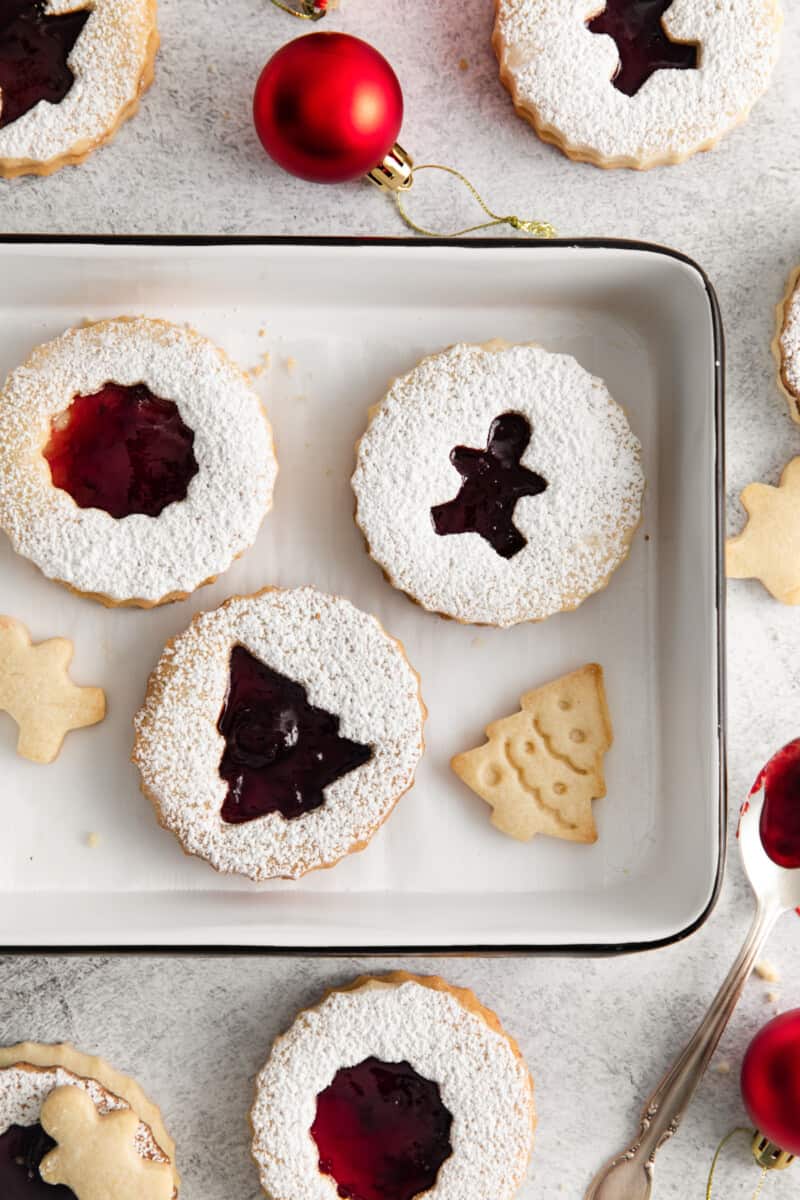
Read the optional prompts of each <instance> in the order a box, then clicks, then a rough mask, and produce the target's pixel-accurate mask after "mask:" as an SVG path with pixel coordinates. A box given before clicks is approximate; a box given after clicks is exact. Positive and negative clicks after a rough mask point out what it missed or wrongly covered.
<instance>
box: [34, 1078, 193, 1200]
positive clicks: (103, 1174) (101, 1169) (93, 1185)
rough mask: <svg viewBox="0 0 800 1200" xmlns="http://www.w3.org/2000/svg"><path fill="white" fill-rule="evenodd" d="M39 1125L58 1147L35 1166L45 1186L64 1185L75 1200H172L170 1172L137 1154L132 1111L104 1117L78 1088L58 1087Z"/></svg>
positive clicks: (136, 1123)
mask: <svg viewBox="0 0 800 1200" xmlns="http://www.w3.org/2000/svg"><path fill="white" fill-rule="evenodd" d="M40 1122H41V1125H42V1128H43V1129H44V1131H45V1133H47V1134H48V1135H49V1136H50V1137H51V1138H53V1140H54V1141H55V1142H57V1143H58V1144H57V1146H56V1148H55V1149H54V1150H51V1151H50V1153H49V1154H47V1155H46V1156H45V1157H44V1158H43V1159H42V1162H41V1164H40V1166H39V1174H40V1175H41V1177H42V1179H44V1180H45V1182H46V1183H51V1184H58V1183H60V1184H64V1185H66V1187H68V1188H70V1190H71V1191H72V1192H74V1194H75V1196H76V1197H77V1200H109V1197H112V1196H113V1198H114V1200H170V1197H171V1196H172V1193H173V1178H172V1170H171V1167H170V1165H169V1163H166V1162H152V1161H150V1160H148V1159H146V1158H142V1156H141V1155H140V1154H139V1152H138V1150H137V1149H136V1145H135V1138H136V1133H137V1130H138V1127H139V1118H138V1116H137V1115H136V1113H135V1112H133V1111H132V1110H131V1109H129V1108H125V1109H117V1110H115V1111H113V1112H109V1113H106V1114H105V1115H102V1114H101V1113H99V1112H98V1111H97V1107H96V1106H95V1103H94V1101H93V1100H92V1098H91V1096H89V1095H88V1094H87V1093H86V1092H85V1091H83V1090H82V1089H81V1088H77V1087H71V1086H67V1087H58V1088H55V1090H54V1091H52V1092H51V1093H50V1094H49V1096H48V1097H47V1099H46V1100H45V1101H44V1104H43V1105H42V1109H41V1116H40Z"/></svg>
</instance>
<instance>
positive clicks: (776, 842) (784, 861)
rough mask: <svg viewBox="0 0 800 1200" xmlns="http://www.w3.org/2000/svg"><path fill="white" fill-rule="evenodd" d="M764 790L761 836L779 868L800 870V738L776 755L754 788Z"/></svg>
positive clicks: (754, 789)
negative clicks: (799, 868)
mask: <svg viewBox="0 0 800 1200" xmlns="http://www.w3.org/2000/svg"><path fill="white" fill-rule="evenodd" d="M761 787H763V788H764V807H763V808H762V809H761V823H760V825H759V832H760V834H761V842H762V844H763V846H764V849H765V850H766V852H767V854H768V855H769V857H770V858H771V859H772V861H773V862H775V863H777V864H778V866H780V867H788V868H789V869H790V870H792V869H794V868H797V867H800V738H797V739H796V740H795V741H793V742H789V744H788V745H787V746H784V747H783V749H782V750H779V751H778V753H777V754H775V755H774V756H773V757H772V758H771V759H770V761H769V762H768V763H767V765H766V766H765V767H764V770H763V771H762V772H761V774H760V775H759V777H758V779H757V780H756V782H755V784H754V785H753V792H757V791H758V790H759V788H761Z"/></svg>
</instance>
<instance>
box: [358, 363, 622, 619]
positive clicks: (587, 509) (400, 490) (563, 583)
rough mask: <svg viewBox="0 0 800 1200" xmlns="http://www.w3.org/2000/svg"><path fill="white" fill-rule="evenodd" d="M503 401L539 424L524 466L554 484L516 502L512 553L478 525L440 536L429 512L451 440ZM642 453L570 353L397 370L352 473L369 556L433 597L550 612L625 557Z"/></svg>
mask: <svg viewBox="0 0 800 1200" xmlns="http://www.w3.org/2000/svg"><path fill="white" fill-rule="evenodd" d="M507 411H514V412H517V413H521V414H523V415H524V416H525V417H526V418H527V419H528V421H529V422H530V425H531V428H532V434H531V440H530V443H529V445H528V447H527V449H526V450H525V453H524V454H523V456H522V464H523V466H525V467H527V468H529V469H530V470H532V471H536V472H538V473H539V474H540V475H542V476H543V477H544V479H545V480H547V483H548V487H547V490H546V491H544V492H543V493H541V494H540V495H537V496H530V497H523V498H522V499H521V500H519V501H518V502H517V505H516V508H515V512H514V523H515V525H516V526H517V527H518V528H519V530H520V531H521V532H522V534H523V535H524V536H525V538H527V545H526V546H525V547H524V548H523V549H522V550H521V551H520V552H519V553H518V554H516V555H514V557H513V558H510V559H504V558H501V557H500V555H498V554H497V553H496V552H495V550H493V548H492V547H491V546H490V545H489V543H488V542H486V541H485V540H484V539H483V538H482V537H481V536H480V535H479V534H477V533H463V534H458V535H455V536H440V535H439V534H437V533H436V531H435V529H434V527H433V523H432V520H431V508H432V507H433V506H434V505H436V504H441V503H443V502H445V501H448V500H450V499H452V498H453V497H454V496H455V495H456V494H457V492H458V489H459V486H460V483H461V478H460V476H459V474H458V473H457V471H456V470H455V468H454V467H453V465H452V464H451V462H450V453H451V451H452V450H453V448H454V447H455V446H458V445H466V446H472V447H482V446H485V445H486V442H487V437H488V433H489V428H490V426H491V423H492V421H493V420H494V419H495V418H496V417H498V416H500V415H501V414H502V413H504V412H507ZM640 452H641V448H640V446H639V442H638V441H637V439H636V437H635V436H634V435H633V433H632V432H631V429H630V426H629V425H628V421H627V419H626V417H625V414H624V412H623V410H622V409H621V408H620V407H619V405H617V404H616V403H615V402H614V401H613V400H612V398H611V397H610V395H609V393H608V390H607V388H606V386H605V384H604V383H603V382H602V380H600V379H595V378H593V377H592V376H591V375H589V374H588V372H586V371H585V370H584V369H583V368H582V367H581V366H580V365H579V364H578V363H577V362H576V361H575V359H574V358H572V357H571V356H569V355H565V354H551V353H549V352H548V351H546V350H543V349H541V348H540V347H538V346H530V345H525V346H507V347H505V348H502V349H485V348H482V347H480V346H472V345H458V346H453V347H451V348H450V349H449V350H446V351H444V352H443V353H441V354H436V355H432V356H431V357H430V358H427V359H424V360H423V361H422V362H421V363H420V364H419V366H417V367H416V368H415V369H414V370H413V371H411V372H410V374H408V375H406V376H404V377H403V378H402V379H399V380H397V381H396V382H395V383H394V384H393V386H392V387H391V389H390V391H389V393H388V395H387V396H386V399H385V400H384V401H383V403H382V404H381V405H380V407H379V409H378V410H377V412H376V413H375V415H374V417H373V419H372V421H371V423H370V426H369V428H368V430H367V432H366V433H365V435H364V437H363V438H362V440H361V443H360V445H359V451H358V465H357V468H356V472H355V474H354V476H353V488H354V490H355V493H356V497H357V501H358V508H357V517H356V519H357V521H358V523H359V525H360V527H361V529H362V530H363V532H364V535H365V537H366V539H367V542H368V544H369V549H370V553H371V554H372V557H373V558H374V559H375V560H376V561H377V562H378V563H379V564H380V566H381V567H383V569H384V571H386V573H387V574H388V575H389V577H390V578H391V579H392V581H393V582H394V583H395V585H396V586H397V587H399V588H401V589H402V590H403V591H406V592H408V593H409V594H410V595H411V596H412V597H413V598H414V599H415V600H417V601H419V602H420V603H421V604H423V605H424V606H425V607H426V608H430V609H432V610H434V611H436V612H442V613H446V614H448V615H450V616H453V617H456V618H457V619H459V620H462V621H468V622H476V623H485V624H492V625H512V624H514V623H515V622H518V621H524V620H540V619H542V618H544V617H547V616H550V615H551V614H553V613H556V612H558V611H560V610H561V609H563V608H569V607H574V606H575V604H577V603H579V602H580V600H582V599H583V598H584V597H585V596H587V595H589V594H590V593H591V592H593V591H596V590H597V589H598V588H600V587H602V586H603V585H604V583H605V582H606V580H607V578H608V575H609V574H610V572H611V571H613V570H614V568H615V567H616V566H617V565H618V564H619V563H620V562H621V561H622V559H623V558H624V557H625V555H626V554H627V551H628V545H629V541H630V536H631V533H632V530H633V529H634V528H635V527H636V525H637V523H638V521H639V518H640V512H641V501H642V493H643V490H644V475H643V473H642V468H641V464H640ZM398 480H402V486H398Z"/></svg>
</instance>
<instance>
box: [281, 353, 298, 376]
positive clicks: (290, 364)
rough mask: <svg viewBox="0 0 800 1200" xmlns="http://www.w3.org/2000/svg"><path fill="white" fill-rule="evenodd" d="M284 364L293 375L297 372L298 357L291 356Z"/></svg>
mask: <svg viewBox="0 0 800 1200" xmlns="http://www.w3.org/2000/svg"><path fill="white" fill-rule="evenodd" d="M283 365H284V366H285V367H286V371H287V373H288V374H289V375H293V374H294V373H295V371H296V370H297V359H296V358H292V357H291V356H289V358H287V359H286V362H285V363H284V364H283Z"/></svg>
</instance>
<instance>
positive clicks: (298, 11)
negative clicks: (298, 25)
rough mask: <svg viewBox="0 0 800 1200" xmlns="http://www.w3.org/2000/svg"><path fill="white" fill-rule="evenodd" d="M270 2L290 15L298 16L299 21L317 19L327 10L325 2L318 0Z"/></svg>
mask: <svg viewBox="0 0 800 1200" xmlns="http://www.w3.org/2000/svg"><path fill="white" fill-rule="evenodd" d="M272 3H273V4H274V5H275V7H276V8H282V9H283V11H284V12H287V13H289V15H290V16H292V17H299V18H300V19H301V21H318V20H319V19H320V17H324V16H325V13H326V12H327V11H328V6H327V3H319V2H318V0H297V3H296V4H291V3H286V2H285V0H272Z"/></svg>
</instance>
